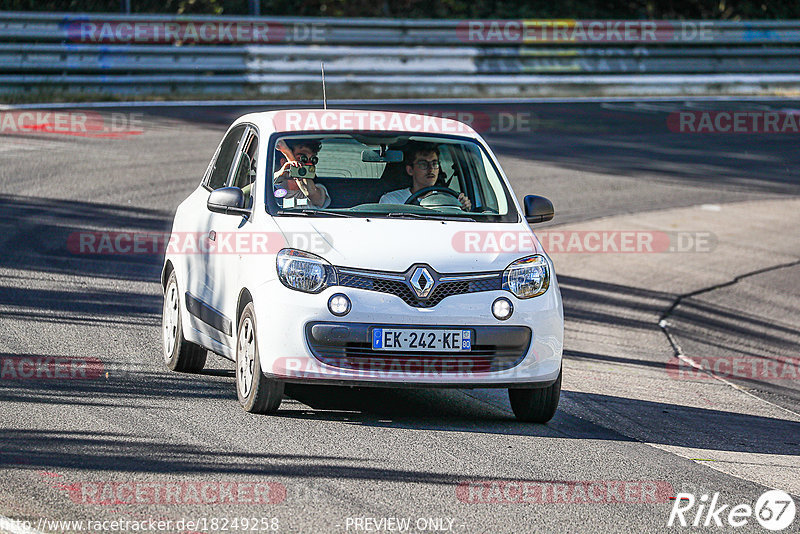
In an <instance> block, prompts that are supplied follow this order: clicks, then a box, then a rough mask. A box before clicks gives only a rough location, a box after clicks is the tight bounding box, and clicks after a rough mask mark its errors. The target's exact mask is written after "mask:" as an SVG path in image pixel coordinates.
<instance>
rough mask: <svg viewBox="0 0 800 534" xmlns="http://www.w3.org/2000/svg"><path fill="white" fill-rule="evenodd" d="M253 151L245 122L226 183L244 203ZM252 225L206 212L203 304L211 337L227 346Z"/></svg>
mask: <svg viewBox="0 0 800 534" xmlns="http://www.w3.org/2000/svg"><path fill="white" fill-rule="evenodd" d="M257 151H258V132H257V130H256V129H255V128H254V127H252V126H248V127H247V128H246V129H245V131H244V132H243V134H242V137H241V138H240V141H239V146H238V148H237V151H236V154H235V155H234V158H233V160H232V162H231V172H230V175H229V178H228V181H227V183H226V185H227V186H228V187H239V188H240V189H242V191H243V192H245V194H246V198H247V200H246V202H247V204H246V205H247V206H252V205H253V196H252V195H253V194H254V193H255V186H256V184H255V183H254V181H255V172H256V169H255V162H256V158H257ZM252 226H253V225H252V223H251V217H250V216H247V215H244V216H243V215H233V214H231V215H226V214H222V213H212V212H209V216H208V240H209V245H210V246H209V250H210V251H209V253H208V254H207V255H206V268H205V270H206V290H207V295H208V297H207V300H206V302H205V304H206V305H207V306H208V307H209V308H210V313H211V314H212V315H213V318H214V324H213V326H214V328H215V330H216V331H215V332H214V334H215V339H216V340H217V341H219V342H220V343H222V344H224V345H226V346H228V347H230V348H232V347H233V343H232V341H233V338H234V337H235V332H234V327H235V325H236V300H237V297H238V294H239V289H240V288H241V286H242V284H241V273H242V266H241V264H242V262H243V261H244V259H245V258H247V257H248V256H250V255H251V253H252V250H251V248H252V246H253V232H252Z"/></svg>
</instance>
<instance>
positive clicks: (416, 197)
mask: <svg viewBox="0 0 800 534" xmlns="http://www.w3.org/2000/svg"><path fill="white" fill-rule="evenodd" d="M433 192H436V193H445V194H447V195H450V196H451V197H453V198H455V199H456V200H458V193H457V192H455V191H453V190H452V189H450V188H449V187H445V186H443V185H434V186H431V187H423V188H422V189H420V190H419V191H417V192H416V193H412V194H411V196H410V197H408V200H406V204H415V205H417V206H419V201H420V199H421V198H422V196H423V195H427V194H428V193H433Z"/></svg>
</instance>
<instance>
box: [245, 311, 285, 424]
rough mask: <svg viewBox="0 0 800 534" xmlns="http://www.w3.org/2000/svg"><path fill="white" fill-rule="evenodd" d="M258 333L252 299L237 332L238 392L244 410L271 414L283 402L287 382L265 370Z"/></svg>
mask: <svg viewBox="0 0 800 534" xmlns="http://www.w3.org/2000/svg"><path fill="white" fill-rule="evenodd" d="M257 332H258V330H257V328H256V314H255V310H254V308H253V303H252V302H250V303H248V304H247V306H245V307H244V310H242V315H241V317H240V318H239V328H238V330H237V332H236V395H237V397H239V403H240V404H241V405H242V408H244V411H246V412H250V413H257V414H271V413H275V412H277V411H278V407H279V406H280V405H281V400H283V385H284V384H283V382H281V381H280V380H273V379H270V378H267V377H266V376H264V373H262V372H261V360H260V358H259V356H258V343H257V339H258V338H257V337H256V336H257ZM248 371H249V383H248Z"/></svg>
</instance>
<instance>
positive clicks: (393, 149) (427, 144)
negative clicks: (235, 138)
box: [267, 133, 517, 222]
mask: <svg viewBox="0 0 800 534" xmlns="http://www.w3.org/2000/svg"><path fill="white" fill-rule="evenodd" d="M271 168H272V187H271V188H270V189H269V190H268V192H267V204H268V207H269V208H270V212H271V213H273V214H275V215H279V216H287V215H288V216H330V217H335V216H339V217H341V216H349V217H367V216H369V217H398V218H404V217H407V218H433V219H464V220H474V221H479V222H483V221H486V222H498V221H502V222H506V221H508V222H516V221H517V213H516V210H515V209H514V204H513V202H512V201H511V195H510V192H509V191H508V189H507V188H506V186H505V184H504V182H503V180H502V179H501V177H500V176H499V174H498V171H497V169H496V168H495V166H494V165H493V164H492V161H491V160H490V158H489V156H488V154H487V153H486V151H485V150H484V149H483V148H482V147H481V146H480V145H479V144H478V143H476V142H474V141H472V140H468V139H460V138H452V137H444V136H420V135H405V134H395V133H387V134H355V133H354V134H323V135H317V136H310V135H287V136H283V137H279V138H278V139H277V140H276V143H275V151H274V157H273V164H272V167H271ZM270 193H271V194H270Z"/></svg>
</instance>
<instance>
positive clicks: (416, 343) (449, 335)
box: [372, 328, 472, 352]
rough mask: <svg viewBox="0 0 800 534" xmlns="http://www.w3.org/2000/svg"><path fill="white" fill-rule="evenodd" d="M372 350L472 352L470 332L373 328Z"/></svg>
mask: <svg viewBox="0 0 800 534" xmlns="http://www.w3.org/2000/svg"><path fill="white" fill-rule="evenodd" d="M372 349H373V350H414V351H421V352H422V351H431V352H464V351H470V350H472V331H471V330H429V329H424V328H373V329H372Z"/></svg>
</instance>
